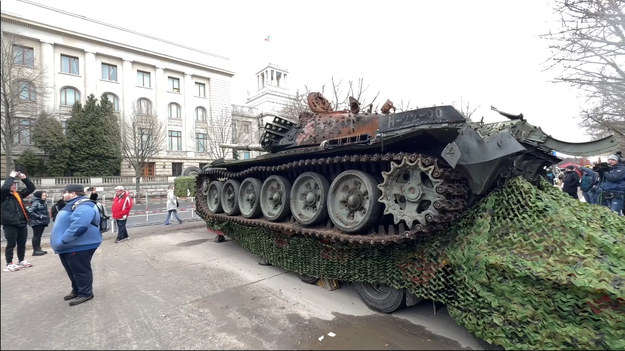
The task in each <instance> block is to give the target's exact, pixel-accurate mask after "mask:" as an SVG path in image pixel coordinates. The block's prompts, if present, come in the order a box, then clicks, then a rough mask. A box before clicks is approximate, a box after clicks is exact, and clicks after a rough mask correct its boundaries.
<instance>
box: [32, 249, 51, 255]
mask: <svg viewBox="0 0 625 351" xmlns="http://www.w3.org/2000/svg"><path fill="white" fill-rule="evenodd" d="M47 253H48V251H44V250H41V249H39V250H35V251H34V252H33V256H43V255H45V254H47Z"/></svg>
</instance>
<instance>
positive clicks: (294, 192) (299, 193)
mask: <svg viewBox="0 0 625 351" xmlns="http://www.w3.org/2000/svg"><path fill="white" fill-rule="evenodd" d="M329 188H330V183H328V180H327V179H326V177H324V176H322V175H321V174H319V173H315V172H305V173H302V174H301V175H300V176H299V177H297V179H295V182H293V186H292V187H291V213H292V214H293V217H295V220H296V221H298V222H299V223H300V224H302V225H311V224H316V223H319V222H320V221H322V220H324V219H325V218H326V216H327V215H328V210H327V207H326V203H327V198H328V189H329Z"/></svg>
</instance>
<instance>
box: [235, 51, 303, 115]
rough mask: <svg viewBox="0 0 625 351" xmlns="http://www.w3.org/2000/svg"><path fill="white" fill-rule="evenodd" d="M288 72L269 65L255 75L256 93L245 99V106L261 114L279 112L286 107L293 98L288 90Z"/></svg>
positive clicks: (271, 64)
mask: <svg viewBox="0 0 625 351" xmlns="http://www.w3.org/2000/svg"><path fill="white" fill-rule="evenodd" d="M288 79H289V71H288V70H287V69H285V68H283V67H280V66H278V65H276V64H273V63H269V64H267V66H266V67H265V68H263V69H261V70H260V71H258V72H257V73H256V89H257V90H256V92H255V93H254V94H253V95H252V96H250V97H248V98H247V102H246V105H247V106H249V107H252V108H256V109H258V110H259V111H261V112H279V111H280V110H282V109H283V108H284V107H285V106H288V105H289V104H290V103H291V101H292V100H293V96H292V95H291V94H290V92H289V89H288V85H287V83H288Z"/></svg>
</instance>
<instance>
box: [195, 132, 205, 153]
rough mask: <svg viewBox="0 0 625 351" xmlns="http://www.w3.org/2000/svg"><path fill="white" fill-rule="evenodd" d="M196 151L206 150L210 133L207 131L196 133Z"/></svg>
mask: <svg viewBox="0 0 625 351" xmlns="http://www.w3.org/2000/svg"><path fill="white" fill-rule="evenodd" d="M195 140H196V142H195V151H198V152H206V143H207V141H208V135H207V134H206V133H195Z"/></svg>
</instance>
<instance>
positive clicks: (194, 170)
mask: <svg viewBox="0 0 625 351" xmlns="http://www.w3.org/2000/svg"><path fill="white" fill-rule="evenodd" d="M200 172H202V170H201V169H200V167H195V166H189V167H187V168H185V169H184V170H183V171H182V175H183V176H193V175H198V174H200Z"/></svg>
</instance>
